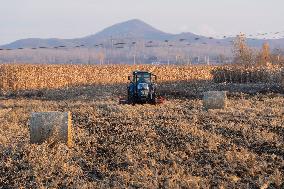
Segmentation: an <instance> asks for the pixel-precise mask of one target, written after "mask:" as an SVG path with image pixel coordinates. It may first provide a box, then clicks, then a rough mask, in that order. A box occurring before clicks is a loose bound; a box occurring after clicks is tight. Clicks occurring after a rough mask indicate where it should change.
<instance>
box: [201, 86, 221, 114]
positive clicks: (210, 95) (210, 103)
mask: <svg viewBox="0 0 284 189" xmlns="http://www.w3.org/2000/svg"><path fill="white" fill-rule="evenodd" d="M226 105H227V92H226V91H207V92H204V93H203V107H204V108H205V109H206V110H208V109H224V108H226Z"/></svg>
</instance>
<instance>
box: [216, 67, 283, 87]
mask: <svg viewBox="0 0 284 189" xmlns="http://www.w3.org/2000/svg"><path fill="white" fill-rule="evenodd" d="M212 75H213V80H214V81H215V82H216V83H223V82H226V83H279V82H280V81H281V67H280V66H277V65H275V66H255V67H254V66H251V67H245V66H224V67H217V68H215V69H214V70H213V71H212Z"/></svg>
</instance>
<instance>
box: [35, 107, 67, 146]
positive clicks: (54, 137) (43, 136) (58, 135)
mask: <svg viewBox="0 0 284 189" xmlns="http://www.w3.org/2000/svg"><path fill="white" fill-rule="evenodd" d="M45 141H49V142H51V143H58V142H63V143H66V144H67V145H68V146H69V147H71V146H72V119H71V112H33V113H32V114H31V117H30V142H31V143H37V144H41V143H43V142H45Z"/></svg>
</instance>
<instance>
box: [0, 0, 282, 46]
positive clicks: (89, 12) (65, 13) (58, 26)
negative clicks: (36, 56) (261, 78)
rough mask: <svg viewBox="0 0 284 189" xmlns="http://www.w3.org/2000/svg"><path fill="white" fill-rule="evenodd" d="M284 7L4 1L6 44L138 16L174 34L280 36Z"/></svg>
mask: <svg viewBox="0 0 284 189" xmlns="http://www.w3.org/2000/svg"><path fill="white" fill-rule="evenodd" d="M283 7H284V0H0V44H4V43H9V42H12V41H14V40H17V39H22V38H30V37H41V38H49V37H57V38H74V37H83V36H86V35H90V34H94V33H96V32H98V31H100V30H102V29H103V28H105V27H107V26H110V25H112V24H115V23H118V22H122V21H126V20H129V19H133V18H138V19H141V20H143V21H145V22H147V23H149V24H151V25H153V26H154V27H156V28H158V29H160V30H163V31H165V32H170V33H180V32H186V31H188V32H193V33H196V34H202V35H207V36H211V35H212V36H214V35H218V34H220V35H223V34H237V33H239V32H246V33H253V34H255V33H258V32H277V31H284V10H283ZM282 34H283V36H284V33H282Z"/></svg>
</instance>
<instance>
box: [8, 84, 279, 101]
mask: <svg viewBox="0 0 284 189" xmlns="http://www.w3.org/2000/svg"><path fill="white" fill-rule="evenodd" d="M127 86H128V84H126V83H119V84H92V85H79V86H71V87H64V88H58V89H39V90H22V91H17V92H9V93H7V94H5V95H2V98H3V97H4V98H6V99H17V98H25V99H37V100H83V101H89V100H117V99H118V98H121V97H122V98H126V96H127ZM213 90H217V91H228V96H229V97H238V94H240V93H243V94H247V95H248V96H254V95H258V94H268V93H283V89H281V86H279V85H277V84H268V83H258V84H252V83H250V84H234V83H214V82H212V81H209V80H192V81H171V82H160V83H158V87H157V93H158V96H162V97H165V98H166V99H189V100H194V99H202V96H203V92H205V91H213Z"/></svg>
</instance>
